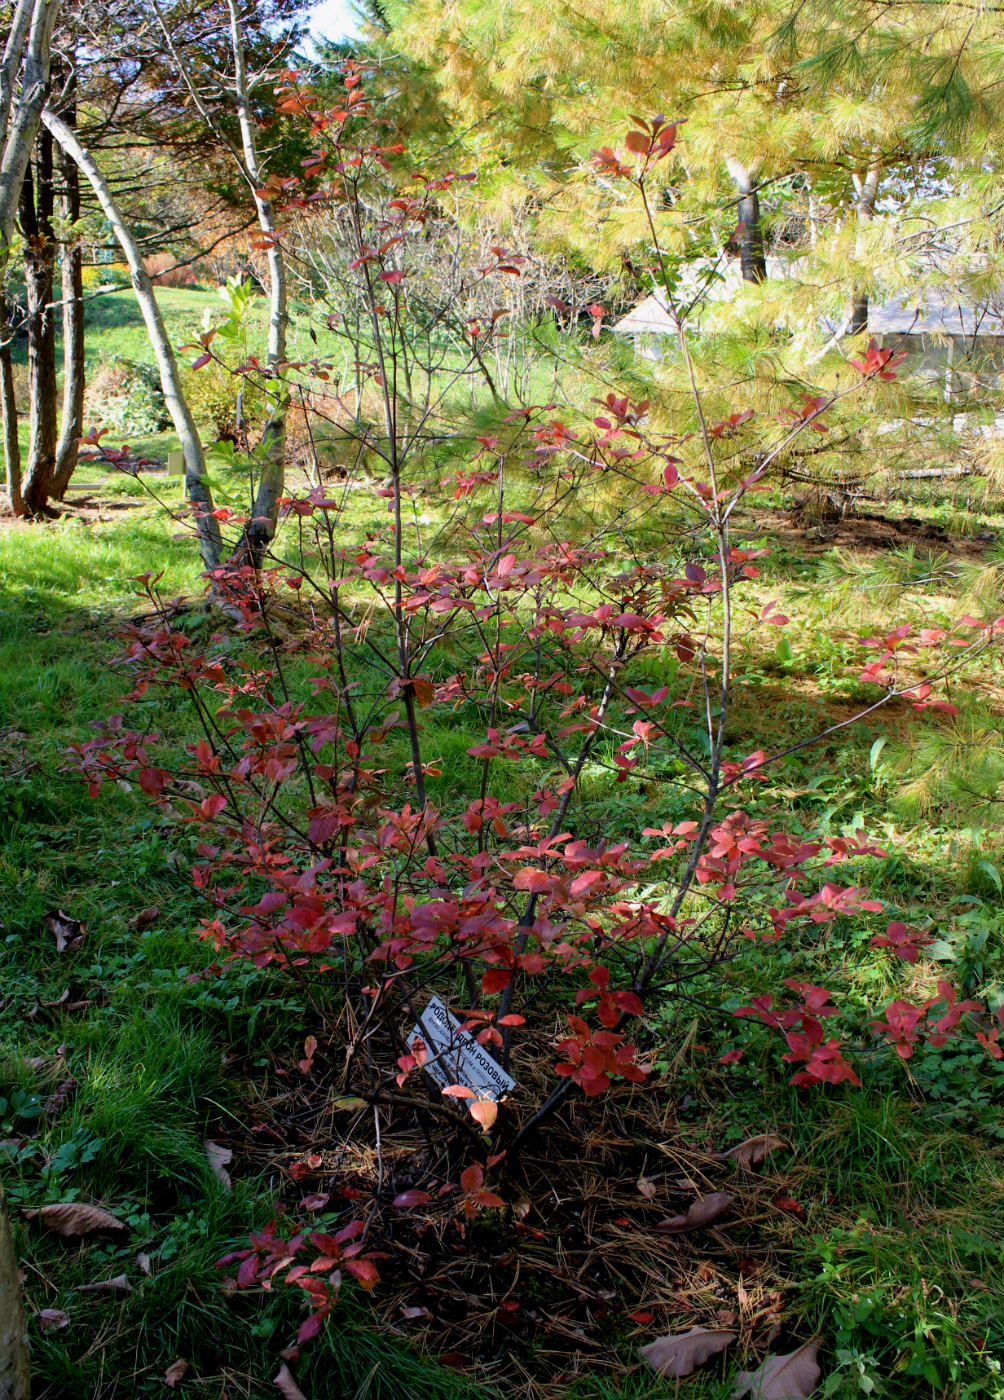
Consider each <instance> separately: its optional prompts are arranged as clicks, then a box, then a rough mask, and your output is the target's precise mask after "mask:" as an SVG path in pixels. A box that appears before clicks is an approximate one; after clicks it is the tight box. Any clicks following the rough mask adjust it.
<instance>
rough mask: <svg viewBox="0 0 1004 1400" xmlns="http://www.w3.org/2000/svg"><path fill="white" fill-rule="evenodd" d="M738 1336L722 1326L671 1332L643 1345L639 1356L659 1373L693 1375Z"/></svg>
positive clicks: (665, 1374)
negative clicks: (709, 1358) (710, 1357)
mask: <svg viewBox="0 0 1004 1400" xmlns="http://www.w3.org/2000/svg"><path fill="white" fill-rule="evenodd" d="M737 1336H738V1333H737V1332H727V1331H725V1330H724V1329H722V1328H712V1327H691V1329H690V1331H689V1332H671V1333H670V1334H669V1336H667V1337H657V1338H656V1339H655V1341H654V1342H649V1343H648V1345H647V1346H643V1347H642V1348H641V1350H640V1351H639V1353H638V1355H639V1356H640V1357H641V1359H642V1360H643V1361H644V1362H645V1365H646V1366H649V1367H651V1369H652V1370H653V1371H655V1372H656V1374H657V1375H660V1376H666V1377H667V1378H668V1377H670V1376H676V1377H681V1376H689V1375H691V1374H692V1373H693V1372H694V1371H696V1370H697V1368H698V1366H703V1365H704V1363H705V1361H707V1359H708V1357H709V1356H717V1354H718V1353H719V1352H720V1351H724V1350H725V1348H726V1347H727V1346H729V1345H730V1343H732V1342H734V1341H735V1339H736V1337H737Z"/></svg>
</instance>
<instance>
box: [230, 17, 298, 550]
mask: <svg viewBox="0 0 1004 1400" xmlns="http://www.w3.org/2000/svg"><path fill="white" fill-rule="evenodd" d="M228 7H229V10H230V43H231V47H232V49H233V55H234V79H235V83H234V86H235V90H236V94H237V116H238V121H239V123H240V132H241V148H242V150H243V153H244V165H245V173H246V176H247V180H248V183H249V184H250V186H251V189H252V196H253V198H254V203H255V211H256V212H257V215H258V227H259V228H260V229H261V231H262V233H263V234H264V235H265V237H266V238H267V239H268V240H270V243H271V246H270V247H269V250H268V279H269V316H268V367H269V372H270V374H271V375H272V378H271V379H270V380H269V384H268V405H269V418H268V423H267V424H266V425H265V433H264V437H263V439H262V447H263V448H264V463H263V465H262V470H261V476H260V478H259V481H258V490H257V491H256V493H255V500H254V507H253V509H252V511H251V519H250V520H249V521H248V524H247V527H246V529H245V534H244V540H243V541H242V546H241V547H239V548H238V550H237V551H236V552H235V562H244V560H245V558H246V562H247V563H249V564H251V565H252V566H253V567H254V568H256V569H259V568H261V565H262V561H263V559H264V557H265V553H266V551H267V549H268V546H269V544H270V542H271V541H272V539H273V538H274V537H275V528H276V522H277V520H278V517H279V498H280V497H281V495H282V490H283V484H284V482H285V475H286V411H287V408H288V405H289V393H288V390H287V389H286V386H285V384H284V383H283V382H282V377H281V376H282V366H283V362H284V361H285V358H286V326H287V323H288V320H289V316H288V312H287V309H286V265H285V262H284V260H283V255H282V248H281V246H280V245H279V243H278V242H277V241H276V238H275V234H276V227H275V219H274V217H273V214H272V205H271V203H270V202H269V200H267V199H262V198H261V196H260V195H259V194H258V193H257V189H258V188H260V186H261V184H262V173H261V170H260V168H259V164H258V147H257V143H256V141H255V130H254V118H253V116H252V113H251V103H250V96H249V92H248V79H247V64H246V60H245V53H244V35H243V32H242V30H241V22H240V16H239V13H238V9H237V4H236V0H228Z"/></svg>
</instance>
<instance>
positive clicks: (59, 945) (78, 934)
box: [42, 909, 87, 953]
mask: <svg viewBox="0 0 1004 1400" xmlns="http://www.w3.org/2000/svg"><path fill="white" fill-rule="evenodd" d="M42 923H43V924H44V925H45V927H46V928H47V929H48V930H49V932H50V933H51V934H52V936H53V938H54V939H55V940H56V952H57V953H75V952H76V951H77V949H78V948H79V947H80V945H81V943H83V941H84V934H85V933H86V932H87V930H86V928H85V927H84V925H83V924H82V923H81V922H80V920H79V919H71V918H70V916H69V914H67V913H65V912H64V911H63V910H62V909H53V910H52V911H51V912H50V913H48V914H46V915H45V916H44V918H43V919H42Z"/></svg>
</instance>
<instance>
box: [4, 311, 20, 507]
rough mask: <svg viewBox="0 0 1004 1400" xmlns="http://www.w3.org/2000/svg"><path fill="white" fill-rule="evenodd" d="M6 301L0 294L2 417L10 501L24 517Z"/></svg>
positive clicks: (8, 498)
mask: <svg viewBox="0 0 1004 1400" xmlns="http://www.w3.org/2000/svg"><path fill="white" fill-rule="evenodd" d="M7 314H8V313H7V298H6V297H5V296H4V294H3V291H2V290H0V417H2V420H3V460H4V468H5V475H6V481H7V500H8V502H9V504H10V508H11V510H12V511H13V512H14V514H15V515H23V514H24V505H23V503H22V501H21V444H20V443H19V441H18V436H17V403H16V401H15V398H14V366H13V363H12V361H11V353H10V345H11V336H12V335H13V331H12V330H11V329H10V327H9V326H8V324H7Z"/></svg>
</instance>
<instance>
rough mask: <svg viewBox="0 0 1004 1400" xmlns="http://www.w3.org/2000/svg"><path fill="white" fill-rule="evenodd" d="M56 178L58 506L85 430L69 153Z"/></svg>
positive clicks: (74, 182)
mask: <svg viewBox="0 0 1004 1400" xmlns="http://www.w3.org/2000/svg"><path fill="white" fill-rule="evenodd" d="M63 116H64V118H65V120H66V124H67V126H69V127H71V128H72V127H75V126H76V124H77V96H76V78H75V77H73V76H72V75H71V77H70V79H69V81H68V83H67V87H66V99H65V107H64V111H63ZM59 156H60V159H59V178H60V184H61V185H62V189H63V193H62V210H61V212H62V216H63V222H64V224H66V225H68V226H69V232H68V233H67V234H64V237H65V239H66V241H65V242H64V244H63V252H62V257H61V261H60V281H61V284H62V298H63V418H62V422H61V424H60V429H59V442H58V443H57V445H56V475H55V479H54V480H53V483H52V494H53V495H54V496H55V498H56V500H57V501H61V500H62V499H63V497H64V496H65V495H66V488H67V486H68V485H69V484H70V477H71V476H72V475H73V473H74V471H76V467H77V456H78V450H79V448H78V445H79V442H80V438H81V435H82V433H83V431H84V274H83V253H82V251H81V247H80V240H79V238H78V237H77V234H76V229H75V225H76V223H77V220H78V219H79V218H80V172H79V170H78V169H77V165H76V162H75V161H74V160H73V159H72V158H71V157H70V155H69V154H68V152H66V151H64V150H63V149H62V147H60V152H59Z"/></svg>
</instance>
